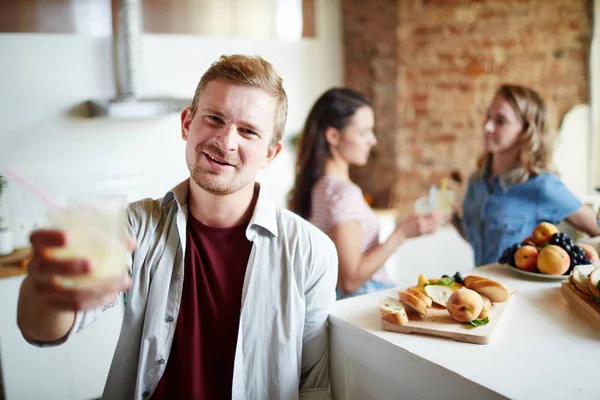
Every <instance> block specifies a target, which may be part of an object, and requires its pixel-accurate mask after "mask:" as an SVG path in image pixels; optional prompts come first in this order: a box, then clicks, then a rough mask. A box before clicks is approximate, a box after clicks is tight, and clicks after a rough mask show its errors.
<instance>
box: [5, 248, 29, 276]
mask: <svg viewBox="0 0 600 400" xmlns="http://www.w3.org/2000/svg"><path fill="white" fill-rule="evenodd" d="M30 254H31V247H23V248H18V249H15V250H14V251H13V252H12V253H11V254H7V255H4V256H0V278H7V277H9V276H15V275H23V274H26V273H27V269H26V268H24V267H23V261H24V260H25V259H26V258H27V257H29V255H30Z"/></svg>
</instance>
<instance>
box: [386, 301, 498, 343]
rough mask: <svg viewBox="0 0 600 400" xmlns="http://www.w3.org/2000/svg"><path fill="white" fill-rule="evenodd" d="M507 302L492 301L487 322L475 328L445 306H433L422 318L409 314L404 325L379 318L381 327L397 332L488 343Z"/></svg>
mask: <svg viewBox="0 0 600 400" xmlns="http://www.w3.org/2000/svg"><path fill="white" fill-rule="evenodd" d="M509 302H510V299H509V300H507V301H505V302H503V303H494V305H493V306H492V308H491V310H490V314H489V319H490V322H489V324H487V325H483V326H478V327H476V328H468V327H467V326H466V324H461V323H460V322H457V321H455V320H454V319H452V317H451V316H450V314H448V311H447V310H446V309H445V308H436V307H434V308H429V309H428V310H427V317H424V318H423V317H418V316H415V315H413V314H410V320H409V322H408V323H407V324H406V325H396V324H392V323H390V322H387V321H385V320H383V319H381V329H383V330H384V331H390V332H397V333H417V334H421V335H428V336H438V337H444V338H449V339H454V340H456V341H459V342H467V343H474V344H488V343H490V341H491V339H492V337H493V334H495V332H496V331H497V329H496V328H497V327H498V323H499V322H500V320H501V317H502V314H504V310H505V309H506V306H507V305H508V303H509Z"/></svg>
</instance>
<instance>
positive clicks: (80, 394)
mask: <svg viewBox="0 0 600 400" xmlns="http://www.w3.org/2000/svg"><path fill="white" fill-rule="evenodd" d="M23 278H24V276H17V277H11V278H5V279H0V367H1V373H2V380H3V382H4V395H5V397H6V400H21V399H23V400H25V399H27V400H28V399H41V398H43V399H60V400H65V399H73V400H84V399H95V398H99V397H100V396H101V395H102V390H103V389H104V383H105V381H106V376H107V374H108V368H109V366H110V362H111V360H112V356H113V353H114V350H115V347H116V345H117V339H118V337H119V332H120V330H121V322H122V318H123V311H124V307H123V305H122V303H120V305H119V306H116V307H114V308H112V309H110V310H107V311H105V312H104V313H103V314H102V315H101V316H100V317H99V318H98V320H97V321H96V322H95V323H94V324H92V326H90V327H89V328H87V329H86V330H85V331H83V332H81V333H79V334H76V335H74V336H73V337H72V338H71V339H70V340H69V341H68V342H67V343H65V344H63V345H61V346H57V347H51V348H37V347H34V346H32V345H30V344H28V343H27V342H26V341H25V340H24V339H23V337H22V336H21V333H20V331H19V329H18V328H17V323H16V320H17V299H18V294H19V287H20V285H21V282H22V281H23Z"/></svg>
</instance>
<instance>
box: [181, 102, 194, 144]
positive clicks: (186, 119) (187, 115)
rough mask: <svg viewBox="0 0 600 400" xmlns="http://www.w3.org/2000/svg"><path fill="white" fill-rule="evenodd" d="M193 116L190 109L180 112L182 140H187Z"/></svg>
mask: <svg viewBox="0 0 600 400" xmlns="http://www.w3.org/2000/svg"><path fill="white" fill-rule="evenodd" d="M193 118H194V115H193V113H192V109H191V108H190V107H186V108H184V109H183V111H182V112H181V137H182V138H183V140H186V141H187V139H188V135H189V133H190V125H191V124H192V119H193Z"/></svg>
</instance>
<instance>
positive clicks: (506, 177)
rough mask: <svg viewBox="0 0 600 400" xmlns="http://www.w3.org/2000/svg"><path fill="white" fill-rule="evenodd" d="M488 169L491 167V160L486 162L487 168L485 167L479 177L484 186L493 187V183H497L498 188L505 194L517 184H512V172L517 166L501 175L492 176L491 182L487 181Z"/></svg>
mask: <svg viewBox="0 0 600 400" xmlns="http://www.w3.org/2000/svg"><path fill="white" fill-rule="evenodd" d="M490 167H491V159H490V160H489V161H488V163H487V166H486V167H485V170H484V171H483V175H482V176H481V178H482V180H483V182H484V183H485V184H486V185H488V186H491V185H493V183H494V182H497V183H498V185H499V186H500V188H501V189H502V190H503V191H505V192H506V191H507V190H508V189H510V188H511V187H512V186H514V185H516V184H517V182H514V171H515V170H516V169H517V168H518V166H517V165H514V166H512V167H511V168H510V169H509V170H507V171H505V172H503V173H501V174H500V175H497V176H494V178H493V179H492V181H491V182H490V181H489V177H490Z"/></svg>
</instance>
